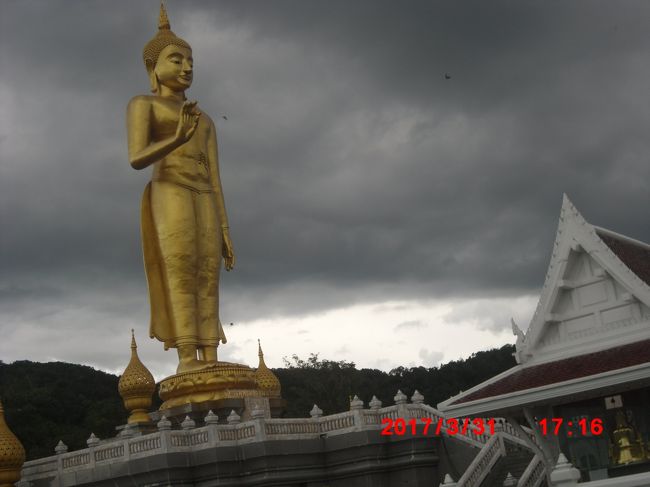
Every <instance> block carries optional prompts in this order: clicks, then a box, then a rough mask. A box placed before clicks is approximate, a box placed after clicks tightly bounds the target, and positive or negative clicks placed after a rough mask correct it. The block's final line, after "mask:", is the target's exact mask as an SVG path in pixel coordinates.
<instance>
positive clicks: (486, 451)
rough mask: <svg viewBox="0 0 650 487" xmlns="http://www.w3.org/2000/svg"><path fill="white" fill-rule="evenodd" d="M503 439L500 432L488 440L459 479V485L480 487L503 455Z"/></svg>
mask: <svg viewBox="0 0 650 487" xmlns="http://www.w3.org/2000/svg"><path fill="white" fill-rule="evenodd" d="M504 453H505V452H504V448H503V441H502V439H501V438H500V433H497V434H495V435H494V436H493V437H492V438H490V439H489V440H488V442H487V443H486V444H485V446H484V447H483V448H481V451H479V452H478V455H476V457H475V458H474V460H473V461H472V463H470V465H469V467H467V470H465V473H464V474H463V475H462V477H461V478H460V479H458V484H457V487H478V486H479V485H481V482H483V480H485V477H487V475H488V474H489V473H490V471H491V470H492V468H493V467H494V466H495V465H496V463H497V462H498V461H499V458H500V457H501V455H503V454H504Z"/></svg>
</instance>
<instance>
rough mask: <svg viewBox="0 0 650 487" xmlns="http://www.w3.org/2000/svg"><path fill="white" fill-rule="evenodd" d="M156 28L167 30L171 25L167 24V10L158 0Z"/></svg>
mask: <svg viewBox="0 0 650 487" xmlns="http://www.w3.org/2000/svg"><path fill="white" fill-rule="evenodd" d="M158 29H159V30H163V29H165V30H169V29H171V25H169V17H167V10H166V9H165V4H164V3H163V1H162V0H160V16H159V17H158Z"/></svg>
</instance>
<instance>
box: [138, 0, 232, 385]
mask: <svg viewBox="0 0 650 487" xmlns="http://www.w3.org/2000/svg"><path fill="white" fill-rule="evenodd" d="M143 58H144V64H145V67H146V69H147V74H148V75H149V81H150V83H151V91H152V92H153V95H139V96H136V97H134V98H133V99H132V100H131V101H130V102H129V105H128V109H127V130H128V148H129V162H130V163H131V166H132V167H133V168H135V169H144V168H146V167H149V166H153V175H152V178H151V182H150V183H149V184H148V185H147V186H146V188H145V191H144V195H143V197H142V208H141V225H142V227H141V228H142V245H143V251H144V261H145V269H146V274H147V282H148V286H149V297H150V303H151V328H150V335H151V337H155V338H157V339H158V340H160V341H162V342H163V343H164V346H165V349H166V350H167V349H169V348H170V347H172V348H176V349H177V351H178V358H179V364H178V369H177V372H179V373H180V372H188V371H192V370H199V369H202V368H205V367H209V366H211V365H214V364H216V363H217V347H218V345H219V342H223V343H226V335H225V333H224V331H223V327H222V326H221V323H220V321H219V269H220V266H221V260H222V258H223V260H224V264H225V268H226V270H228V271H229V270H231V269H232V268H233V266H234V264H235V255H234V253H233V246H232V242H231V240H230V235H229V231H228V217H227V214H226V207H225V204H224V198H223V191H222V188H221V179H220V177H219V161H218V156H217V134H216V130H215V125H214V122H213V121H212V120H211V119H210V117H208V116H207V115H206V114H205V113H203V112H202V111H201V110H200V109H199V107H198V105H197V102H196V101H188V100H187V99H186V97H185V91H186V90H187V89H188V88H189V87H190V86H191V84H192V76H193V59H192V48H191V47H190V45H189V44H188V43H187V42H185V41H184V40H183V39H181V38H179V37H177V36H176V35H175V34H174V33H173V32H172V31H171V30H170V24H169V19H168V17H167V12H166V11H165V7H164V5H163V4H162V3H161V5H160V18H159V27H158V33H157V35H156V36H155V37H154V38H153V39H151V40H150V41H149V42H148V43H147V44H146V46H145V47H144V51H143Z"/></svg>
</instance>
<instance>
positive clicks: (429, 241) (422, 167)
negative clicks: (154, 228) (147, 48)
mask: <svg viewBox="0 0 650 487" xmlns="http://www.w3.org/2000/svg"><path fill="white" fill-rule="evenodd" d="M168 11H169V16H170V20H171V24H172V29H173V30H174V31H175V32H176V34H178V35H179V36H181V37H183V38H184V39H186V40H187V41H188V42H189V43H190V44H191V45H192V47H193V50H194V58H195V81H194V85H193V86H192V89H191V90H190V91H189V92H188V97H190V98H194V99H197V100H199V104H200V106H201V108H202V109H203V110H204V111H205V112H206V113H208V114H210V115H211V116H212V118H213V119H215V120H217V130H218V137H219V144H220V159H221V174H222V180H223V185H224V191H225V195H226V204H227V207H228V211H229V216H230V226H231V234H232V237H233V240H234V244H235V251H236V254H237V266H236V269H235V270H234V271H233V272H231V273H227V274H226V273H223V277H222V283H221V294H222V300H221V304H222V310H221V317H222V322H223V323H224V325H225V328H226V333H227V335H228V337H229V343H228V344H227V345H225V346H222V347H221V348H220V349H219V350H220V357H221V358H222V359H225V360H232V361H240V362H243V363H248V364H250V365H256V363H257V355H256V352H257V350H256V339H257V338H261V339H262V343H263V346H264V349H265V352H266V357H267V363H268V364H269V365H271V366H281V365H282V357H284V356H286V357H290V356H291V355H293V354H298V355H299V356H301V357H302V358H306V357H307V356H308V355H309V354H310V353H319V354H320V357H321V358H329V359H334V360H349V361H354V362H355V363H357V364H358V365H359V366H361V367H374V368H381V369H384V370H389V369H391V368H392V367H395V366H398V365H405V366H417V365H424V366H432V365H435V364H438V363H440V362H445V361H448V360H452V359H456V358H459V357H466V356H468V355H469V354H471V353H472V352H475V351H478V350H481V349H486V348H491V347H493V346H500V345H502V344H505V343H512V342H513V341H514V340H513V338H514V337H513V336H512V334H511V332H510V324H509V320H510V317H511V316H513V317H514V318H515V319H516V320H517V321H518V322H519V323H520V325H521V326H522V327H523V328H525V327H526V326H527V325H528V320H529V319H530V316H531V314H532V311H533V309H534V306H535V304H536V301H537V295H538V292H539V289H540V287H541V285H542V283H543V278H544V274H545V269H546V265H547V262H548V259H549V256H550V251H551V246H552V242H553V239H554V234H555V228H556V225H557V219H558V214H559V210H560V205H561V200H562V194H563V193H564V192H566V193H567V194H568V195H569V197H570V198H571V199H572V201H573V202H574V204H575V205H576V206H577V208H578V209H579V210H580V211H581V212H582V213H583V215H584V216H585V217H586V218H587V220H588V221H590V222H592V223H594V224H597V225H600V226H604V227H606V228H610V229H612V230H615V231H618V232H621V233H624V234H627V235H629V236H631V237H634V238H637V239H641V240H644V241H646V242H648V241H650V225H648V222H649V221H650V218H649V210H648V208H649V207H650V193H649V189H648V188H649V184H648V183H649V181H650V164H649V160H650V34H648V22H649V20H648V19H650V4H649V3H647V2H642V1H638V2H632V1H621V2H604V1H603V2H597V1H593V2H587V1H580V2H578V1H575V2H542V1H538V2H526V1H516V2H515V1H510V2H498V1H491V2H451V1H449V2H434V1H417V0H413V1H409V2H395V1H381V0H374V1H362V0H355V1H354V2H350V1H343V0H341V1H333V0H328V1H324V0H294V1H288V0H287V1H284V0H283V1H280V0H269V1H248V0H243V1H237V2H235V1H210V2H208V1H205V2H198V1H196V2H190V1H183V2H181V1H180V0H170V1H169V2H168ZM157 15H158V3H157V1H155V0H147V1H141V2H127V1H64V2H63V1H40V2H37V1H10V0H0V65H1V66H2V69H1V70H0V107H1V111H0V229H1V230H0V246H1V247H0V360H3V361H5V362H10V361H13V360H19V359H30V360H37V361H49V360H62V361H68V362H78V363H85V364H89V365H93V366H95V367H98V368H101V369H104V370H109V371H114V372H119V371H120V370H121V369H123V367H124V366H125V365H126V363H127V362H128V356H129V349H128V347H129V339H130V337H129V335H130V329H131V328H135V330H136V335H137V337H138V339H139V345H140V353H141V357H142V358H143V360H144V362H145V363H146V364H147V365H148V366H149V367H150V368H151V369H152V371H153V372H154V374H155V375H156V376H157V377H158V378H161V377H163V376H165V375H167V374H170V373H172V372H173V370H174V369H175V365H176V363H177V359H176V356H175V353H174V352H173V351H170V352H163V350H162V345H161V344H160V343H158V342H155V341H153V340H150V339H149V338H148V320H149V310H148V297H147V291H146V281H145V277H144V271H143V266H142V257H141V248H140V237H139V205H140V197H141V193H142V189H143V188H144V186H145V184H146V183H147V181H148V179H149V178H150V172H149V170H145V171H140V172H138V171H134V170H133V169H131V167H130V166H129V164H128V162H127V151H126V131H125V108H126V104H127V103H128V101H129V99H130V98H131V97H133V96H134V95H137V94H145V93H147V92H148V81H147V77H146V73H145V70H144V67H143V65H142V61H141V51H142V47H143V45H144V44H145V43H146V42H147V41H148V40H149V39H150V38H151V37H152V36H153V35H154V33H155V32H156V29H157ZM446 74H447V75H448V76H445V75H446ZM447 78H449V79H447ZM224 115H225V116H227V118H228V120H224V119H223V118H222V116H224ZM230 323H233V325H232V326H231V325H229V324H230Z"/></svg>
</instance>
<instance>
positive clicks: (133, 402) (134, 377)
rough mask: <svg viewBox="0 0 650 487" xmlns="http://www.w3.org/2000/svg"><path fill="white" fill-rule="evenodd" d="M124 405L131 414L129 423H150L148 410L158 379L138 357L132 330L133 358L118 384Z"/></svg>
mask: <svg viewBox="0 0 650 487" xmlns="http://www.w3.org/2000/svg"><path fill="white" fill-rule="evenodd" d="M118 390H119V392H120V396H122V399H123V400H124V407H125V408H126V409H127V411H129V412H130V413H131V414H130V416H129V420H128V422H129V423H148V422H149V415H148V414H147V410H148V409H149V408H150V407H151V396H152V395H153V393H154V391H155V390H156V381H155V380H154V378H153V375H151V372H149V370H148V369H147V368H146V367H145V366H144V364H143V363H142V362H141V361H140V357H138V345H137V344H136V342H135V332H134V331H133V329H132V330H131V360H130V361H129V365H127V367H126V369H125V370H124V373H123V374H122V377H120V382H119V384H118Z"/></svg>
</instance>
